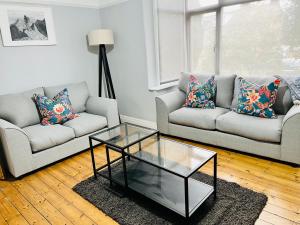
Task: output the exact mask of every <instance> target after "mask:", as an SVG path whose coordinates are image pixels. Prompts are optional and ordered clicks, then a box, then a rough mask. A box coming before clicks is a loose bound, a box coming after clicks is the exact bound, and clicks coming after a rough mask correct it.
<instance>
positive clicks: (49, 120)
mask: <svg viewBox="0 0 300 225" xmlns="http://www.w3.org/2000/svg"><path fill="white" fill-rule="evenodd" d="M33 97H34V100H35V102H36V104H37V107H38V109H39V111H40V114H41V116H42V122H41V124H42V125H44V126H45V125H53V124H63V123H65V122H67V121H68V120H72V119H74V118H76V117H78V116H79V115H78V114H75V112H74V110H73V108H72V104H71V101H70V99H69V95H68V90H67V89H64V90H62V91H61V92H59V93H58V94H57V95H56V96H55V97H54V98H53V99H51V98H48V97H46V96H42V95H37V94H35V95H34V96H33Z"/></svg>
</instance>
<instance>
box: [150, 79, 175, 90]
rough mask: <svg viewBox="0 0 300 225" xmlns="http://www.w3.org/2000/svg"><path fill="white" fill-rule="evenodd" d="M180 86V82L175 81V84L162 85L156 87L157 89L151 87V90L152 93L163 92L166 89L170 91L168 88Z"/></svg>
mask: <svg viewBox="0 0 300 225" xmlns="http://www.w3.org/2000/svg"><path fill="white" fill-rule="evenodd" d="M178 84H179V81H173V82H170V83H166V84H161V85H159V86H155V87H149V90H150V91H161V90H164V89H168V88H171V87H175V86H177V85H178Z"/></svg>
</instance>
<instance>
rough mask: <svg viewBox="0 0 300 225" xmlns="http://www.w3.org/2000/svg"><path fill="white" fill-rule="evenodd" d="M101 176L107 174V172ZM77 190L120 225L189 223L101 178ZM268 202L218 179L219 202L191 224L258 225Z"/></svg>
mask: <svg viewBox="0 0 300 225" xmlns="http://www.w3.org/2000/svg"><path fill="white" fill-rule="evenodd" d="M131 161H133V160H131ZM131 161H130V162H131ZM130 162H128V163H130ZM113 171H116V172H120V171H122V166H121V164H116V165H115V166H114V167H113ZM101 173H103V174H107V171H106V170H105V171H101ZM192 177H193V178H194V179H196V180H201V181H202V182H204V183H207V184H212V182H213V178H212V177H211V176H208V175H206V174H203V173H199V172H197V173H195V174H194V175H193V176H192ZM73 190H74V191H75V192H77V193H78V194H79V195H81V196H82V197H83V198H85V199H86V200H88V201H89V202H91V203H92V204H93V205H95V206H96V207H97V208H99V209H100V210H102V211H103V212H104V213H106V214H107V215H108V216H110V217H111V218H113V219H114V220H116V221H117V222H118V223H120V224H124V225H144V224H147V225H148V224H151V225H156V224H157V225H158V224H165V225H167V224H184V223H185V220H184V219H183V217H181V216H179V215H177V214H176V213H174V212H172V211H170V210H168V209H166V208H165V207H163V206H160V205H159V204H157V203H155V202H154V201H151V200H149V199H147V198H146V197H144V196H142V195H140V194H138V193H136V192H131V191H129V192H127V193H126V195H125V196H124V195H123V194H124V190H123V189H122V187H119V186H118V185H114V186H113V191H112V190H111V188H110V187H109V182H108V180H107V179H105V178H103V177H100V176H98V179H95V178H94V177H90V178H88V179H87V180H85V181H82V182H81V183H79V184H77V185H76V186H75V187H74V188H73ZM266 202H267V196H266V195H264V194H261V193H257V192H254V191H252V190H249V189H246V188H243V187H241V186H240V185H238V184H236V183H232V182H227V181H224V180H221V179H218V187H217V199H216V200H214V198H213V196H211V197H210V198H208V199H207V200H206V201H205V202H204V203H203V204H202V206H200V208H199V209H198V210H197V211H196V212H195V213H194V214H193V215H192V217H191V219H190V222H189V224H201V225H206V224H207V225H213V224H228V225H229V224H230V225H235V224H236V225H248V224H249V225H250V224H254V223H255V221H256V220H257V218H258V217H259V214H260V213H261V211H262V209H263V208H264V206H265V204H266Z"/></svg>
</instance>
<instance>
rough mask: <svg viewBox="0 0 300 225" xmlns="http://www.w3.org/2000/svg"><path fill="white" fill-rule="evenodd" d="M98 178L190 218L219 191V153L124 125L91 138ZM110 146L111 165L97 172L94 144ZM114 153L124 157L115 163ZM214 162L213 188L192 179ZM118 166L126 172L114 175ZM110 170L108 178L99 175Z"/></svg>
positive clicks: (117, 159) (108, 158)
mask: <svg viewBox="0 0 300 225" xmlns="http://www.w3.org/2000/svg"><path fill="white" fill-rule="evenodd" d="M89 141H90V149H91V156H92V164H93V170H94V176H95V178H97V176H98V175H99V176H103V177H105V178H107V179H108V180H109V181H110V185H112V184H113V183H115V184H118V185H122V186H123V187H124V188H125V190H126V189H131V190H133V191H135V192H138V193H140V194H142V195H144V196H146V197H148V198H150V199H152V200H154V201H155V202H157V203H159V204H161V205H163V206H165V207H167V208H168V209H170V210H172V211H174V212H176V213H178V214H180V215H181V216H183V217H185V218H187V219H188V218H189V217H190V216H191V215H192V214H193V213H194V212H195V211H196V210H197V209H198V208H199V206H200V205H201V204H202V203H203V202H204V201H205V200H206V199H207V198H209V197H210V196H211V195H214V197H216V190H217V153H216V152H212V151H209V150H205V149H202V148H198V147H195V146H192V145H187V144H183V143H180V142H177V141H173V140H170V139H167V138H161V137H160V134H159V131H157V130H153V129H149V128H146V127H142V126H137V125H134V124H129V123H123V124H120V125H118V126H115V127H112V128H108V129H106V130H104V131H101V132H99V133H96V134H93V135H91V136H90V137H89ZM93 141H98V142H101V143H105V144H106V159H107V164H106V165H104V166H102V167H100V168H96V165H95V159H94V149H93V145H92V142H93ZM110 151H116V152H119V153H120V154H121V156H120V157H118V158H116V159H114V160H111V159H110ZM212 159H213V160H214V167H213V170H214V179H213V184H212V185H208V184H205V183H202V182H201V181H198V180H196V179H194V178H192V177H191V176H192V175H193V174H194V173H195V172H197V171H198V170H199V169H200V168H201V167H202V166H204V165H205V164H206V163H207V162H208V161H210V160H212ZM117 162H121V163H122V171H121V172H120V170H117V171H114V166H112V164H115V163H117ZM103 169H107V170H108V175H107V176H106V175H104V174H103V173H97V172H98V171H100V170H103Z"/></svg>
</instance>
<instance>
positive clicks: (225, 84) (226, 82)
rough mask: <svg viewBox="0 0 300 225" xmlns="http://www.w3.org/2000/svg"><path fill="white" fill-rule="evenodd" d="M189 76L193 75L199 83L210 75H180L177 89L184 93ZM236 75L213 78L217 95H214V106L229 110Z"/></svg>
mask: <svg viewBox="0 0 300 225" xmlns="http://www.w3.org/2000/svg"><path fill="white" fill-rule="evenodd" d="M190 75H194V76H195V77H197V79H198V80H199V82H204V81H206V80H207V79H208V78H210V77H211V76H212V75H201V74H194V73H182V74H181V78H180V80H179V85H178V88H179V89H180V90H181V91H183V92H185V93H186V90H187V86H188V83H189V77H190ZM235 77H236V75H230V76H223V75H217V76H215V80H216V82H217V94H216V106H217V107H222V108H227V109H229V108H230V106H231V103H232V98H233V88H234V82H235Z"/></svg>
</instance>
